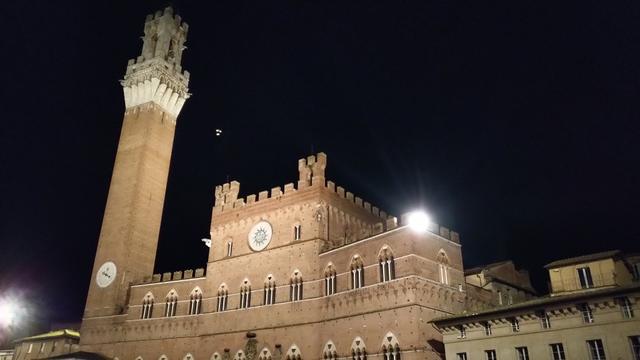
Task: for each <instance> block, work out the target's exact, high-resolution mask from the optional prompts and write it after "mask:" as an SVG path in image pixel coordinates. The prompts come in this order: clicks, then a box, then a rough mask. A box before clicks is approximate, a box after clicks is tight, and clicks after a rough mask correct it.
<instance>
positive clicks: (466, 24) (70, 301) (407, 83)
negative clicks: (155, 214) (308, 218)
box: [0, 0, 640, 329]
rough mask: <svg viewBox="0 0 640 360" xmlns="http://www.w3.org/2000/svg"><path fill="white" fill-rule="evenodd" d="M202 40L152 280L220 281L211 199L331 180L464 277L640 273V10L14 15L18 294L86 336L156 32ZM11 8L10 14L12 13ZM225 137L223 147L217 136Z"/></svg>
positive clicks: (93, 6) (60, 11)
mask: <svg viewBox="0 0 640 360" xmlns="http://www.w3.org/2000/svg"><path fill="white" fill-rule="evenodd" d="M170 4H171V5H173V6H174V8H175V9H176V12H178V13H179V14H180V15H181V16H182V17H183V19H185V20H186V21H187V22H188V23H189V25H190V29H189V35H188V40H187V44H186V45H187V47H188V49H187V50H186V51H185V53H184V61H183V66H184V68H185V69H187V70H189V71H190V72H191V83H190V90H191V92H192V93H193V96H192V98H191V99H189V100H188V101H187V103H186V105H185V107H184V109H183V111H182V113H181V115H180V117H179V119H178V126H177V131H176V137H175V144H174V148H173V160H172V167H171V172H170V177H169V185H168V191H167V196H166V204H165V210H164V215H163V225H162V230H161V236H160V243H159V252H158V256H157V261H156V272H164V271H174V270H182V269H188V268H195V267H202V266H204V265H205V264H206V260H207V252H208V249H207V248H206V247H205V246H204V245H203V243H202V242H201V241H200V239H201V238H203V237H207V236H208V232H209V221H210V214H211V207H212V205H213V188H214V186H215V185H217V184H221V183H223V182H226V181H227V180H234V179H235V180H238V181H240V183H241V196H246V195H248V194H253V193H257V192H258V191H260V190H266V189H270V188H271V187H273V186H277V185H284V184H285V183H288V182H295V181H296V180H297V159H299V158H301V157H304V156H306V155H309V154H310V153H315V152H319V151H324V152H325V153H327V155H328V168H327V177H328V178H329V179H331V180H333V181H335V182H336V183H337V184H338V185H342V186H344V187H345V188H346V189H347V190H349V191H352V192H353V193H355V194H356V195H357V196H360V197H362V198H364V199H365V200H367V201H369V202H371V203H372V204H374V205H377V206H379V207H380V208H382V209H385V210H386V211H387V212H389V213H392V214H394V215H397V216H399V215H400V214H402V213H403V212H406V211H408V210H412V209H415V208H420V207H422V208H426V209H428V211H429V212H430V213H431V215H432V217H433V218H434V220H435V221H436V222H438V223H440V224H442V225H445V226H448V227H450V228H452V229H454V230H456V231H458V232H460V234H461V241H462V245H463V254H464V261H465V266H466V267H471V266H475V265H479V264H483V263H489V262H493V261H498V260H504V259H513V260H514V261H515V262H516V264H517V265H518V266H521V267H524V268H527V269H529V270H530V271H531V274H532V277H533V279H534V282H535V286H536V287H537V289H538V290H539V291H540V292H542V293H544V292H546V291H547V284H546V281H547V280H546V274H545V272H544V271H543V269H542V266H543V265H544V264H546V263H548V262H550V261H552V260H556V259H560V258H563V257H570V256H575V255H578V254H585V253H590V252H596V251H602V250H608V249H621V250H625V251H638V249H639V246H638V238H639V235H640V230H639V227H638V226H637V224H638V221H637V217H638V203H639V200H640V190H639V189H638V183H639V181H638V180H639V177H640V168H639V166H638V156H639V155H640V146H639V141H638V139H639V136H640V125H639V122H640V106H639V99H640V82H639V80H640V70H639V69H640V2H638V1H633V0H620V1H580V2H577V1H576V2H571V1H564V2H563V1H560V2H558V1H549V2H541V1H513V0H508V1H507V0H498V1H455V0H420V1H387V2H382V1H372V0H367V1H306V0H297V1H256V2H243V1H225V2H214V1H189V2H187V1H175V2H173V3H168V2H166V1H126V2H125V1H119V2H116V1H96V2H94V1H84V2H76V3H72V2H69V1H58V2H53V1H44V0H42V1H25V0H3V1H2V4H1V5H0V13H1V14H2V15H1V16H2V20H1V21H0V23H2V25H0V26H2V27H4V30H3V36H2V40H1V41H0V48H3V49H4V50H2V51H0V54H1V55H0V56H1V57H0V59H1V60H0V62H1V63H2V68H3V71H2V78H3V84H4V85H3V86H2V87H1V90H0V92H1V93H0V95H1V96H0V99H2V116H1V117H0V121H1V122H2V123H1V125H2V126H1V127H0V292H5V293H6V292H8V291H11V292H13V293H19V294H20V296H21V297H22V298H23V299H25V300H28V301H29V303H30V304H32V305H33V306H34V313H35V315H33V317H32V318H33V321H32V324H33V325H34V327H33V328H32V329H35V328H38V327H39V328H41V329H42V328H44V329H46V328H47V327H48V324H49V322H57V321H79V320H80V318H81V316H82V311H83V307H84V301H85V297H86V291H87V287H88V284H89V281H90V279H91V278H92V274H91V267H92V264H93V259H94V254H95V249H96V244H97V239H98V235H99V231H100V225H101V221H102V214H103V210H104V206H105V204H106V198H107V191H108V186H109V180H110V176H111V170H112V167H113V163H114V158H115V152H116V147H117V144H118V137H119V132H120V127H121V124H122V115H123V111H124V104H123V95H122V89H121V86H120V84H119V82H118V80H120V79H122V77H123V75H124V71H125V68H126V64H127V60H128V59H130V58H134V57H136V56H137V55H138V54H139V53H140V49H141V46H142V42H141V40H140V36H141V35H142V30H143V24H144V19H145V15H146V14H147V13H152V12H154V11H155V10H157V9H161V8H164V7H165V6H167V5H170ZM5 7H6V8H5ZM216 128H221V129H223V135H222V136H221V137H216V136H215V129H216Z"/></svg>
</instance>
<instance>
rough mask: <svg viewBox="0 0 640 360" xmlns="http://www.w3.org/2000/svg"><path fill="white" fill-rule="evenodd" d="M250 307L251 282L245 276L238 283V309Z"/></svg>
mask: <svg viewBox="0 0 640 360" xmlns="http://www.w3.org/2000/svg"><path fill="white" fill-rule="evenodd" d="M249 307H251V282H250V281H249V279H247V278H245V279H244V280H242V283H241V284H240V304H239V308H240V309H248V308H249Z"/></svg>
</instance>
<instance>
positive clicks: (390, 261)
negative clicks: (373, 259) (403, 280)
mask: <svg viewBox="0 0 640 360" xmlns="http://www.w3.org/2000/svg"><path fill="white" fill-rule="evenodd" d="M378 270H379V274H380V282H387V281H391V280H393V279H395V277H396V264H395V260H394V257H393V250H391V247H390V246H389V245H386V244H385V245H383V246H382V248H380V251H379V252H378Z"/></svg>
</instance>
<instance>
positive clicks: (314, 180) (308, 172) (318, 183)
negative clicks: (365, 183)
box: [213, 152, 395, 221]
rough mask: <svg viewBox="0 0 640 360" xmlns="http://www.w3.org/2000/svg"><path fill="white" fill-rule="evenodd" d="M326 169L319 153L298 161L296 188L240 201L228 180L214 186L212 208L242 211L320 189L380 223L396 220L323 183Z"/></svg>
mask: <svg viewBox="0 0 640 360" xmlns="http://www.w3.org/2000/svg"><path fill="white" fill-rule="evenodd" d="M326 166H327V155H326V154H325V153H322V152H321V153H318V154H317V155H311V156H308V157H307V158H303V159H300V160H298V171H299V173H300V176H299V179H298V183H297V186H296V184H294V183H288V184H285V185H284V189H283V188H282V187H280V186H276V187H273V188H271V190H264V191H260V192H259V193H258V195H257V196H256V194H251V195H248V196H247V197H246V198H239V197H238V194H239V193H240V183H239V182H238V181H235V180H234V181H231V182H228V183H225V184H222V185H218V186H216V187H215V203H214V207H213V213H214V214H220V213H223V212H228V211H234V210H239V209H245V208H247V207H248V206H254V205H257V204H260V203H262V202H263V201H267V200H270V199H278V198H283V197H288V196H291V195H294V194H296V193H297V192H298V191H300V190H303V189H306V188H311V187H322V188H324V189H325V190H327V191H328V192H330V193H333V194H335V195H336V197H337V198H340V199H344V200H346V201H348V202H350V203H352V204H353V205H355V206H356V207H359V208H361V209H363V210H365V211H366V212H368V213H370V214H371V215H373V216H376V217H379V218H381V219H383V220H385V221H386V220H387V219H392V220H394V221H395V217H392V216H389V215H387V213H386V212H384V211H382V210H380V209H379V208H378V207H376V206H373V205H371V203H369V202H367V201H364V200H362V198H360V197H358V196H355V195H354V194H353V193H352V192H349V191H346V190H345V189H344V188H343V187H342V186H336V184H335V183H334V182H333V181H326V179H325V169H326Z"/></svg>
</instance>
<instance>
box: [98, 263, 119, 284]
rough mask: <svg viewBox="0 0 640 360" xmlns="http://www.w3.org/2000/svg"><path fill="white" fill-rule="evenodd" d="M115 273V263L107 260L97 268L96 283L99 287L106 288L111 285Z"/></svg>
mask: <svg viewBox="0 0 640 360" xmlns="http://www.w3.org/2000/svg"><path fill="white" fill-rule="evenodd" d="M116 274H117V269H116V264H114V263H113V262H111V261H107V262H106V263H104V264H102V266H100V269H98V273H97V274H96V284H98V286H99V287H101V288H106V287H107V286H109V285H111V283H112V282H113V280H115V279H116Z"/></svg>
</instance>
